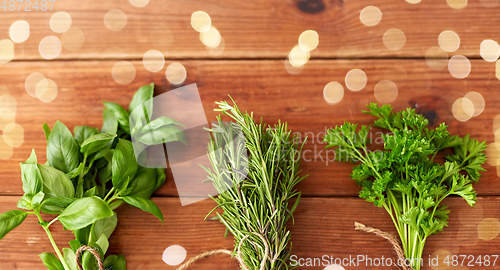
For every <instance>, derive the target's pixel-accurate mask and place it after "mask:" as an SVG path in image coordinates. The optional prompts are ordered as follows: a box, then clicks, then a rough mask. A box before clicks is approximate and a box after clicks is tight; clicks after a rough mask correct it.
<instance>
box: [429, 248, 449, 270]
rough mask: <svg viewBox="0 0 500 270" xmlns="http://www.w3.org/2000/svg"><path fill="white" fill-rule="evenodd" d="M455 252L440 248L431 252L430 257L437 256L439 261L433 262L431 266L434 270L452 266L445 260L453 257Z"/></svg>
mask: <svg viewBox="0 0 500 270" xmlns="http://www.w3.org/2000/svg"><path fill="white" fill-rule="evenodd" d="M452 256H453V254H452V253H451V252H449V251H448V250H444V249H438V250H436V251H434V252H433V253H432V254H431V257H430V259H434V258H437V263H431V264H430V266H431V268H432V269H434V270H445V269H448V268H449V267H450V266H449V265H448V264H447V263H446V262H445V260H446V258H452Z"/></svg>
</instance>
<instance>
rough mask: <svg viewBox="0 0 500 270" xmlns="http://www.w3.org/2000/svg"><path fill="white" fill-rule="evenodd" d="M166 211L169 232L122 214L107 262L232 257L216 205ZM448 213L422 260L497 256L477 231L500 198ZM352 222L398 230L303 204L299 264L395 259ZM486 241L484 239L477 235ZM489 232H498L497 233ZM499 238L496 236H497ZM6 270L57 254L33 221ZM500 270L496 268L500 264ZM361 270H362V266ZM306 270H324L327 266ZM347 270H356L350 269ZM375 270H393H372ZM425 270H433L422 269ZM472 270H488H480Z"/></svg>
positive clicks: (353, 204) (14, 239)
mask: <svg viewBox="0 0 500 270" xmlns="http://www.w3.org/2000/svg"><path fill="white" fill-rule="evenodd" d="M18 199H19V197H14V196H9V197H5V196H2V197H0V212H4V211H6V210H9V209H12V208H15V205H16V201H17V200H18ZM154 201H155V202H156V203H157V204H158V205H159V207H160V208H161V209H162V211H163V214H164V216H165V217H166V219H165V225H164V226H162V225H161V224H160V222H159V221H158V220H157V219H156V218H155V217H153V216H152V215H149V214H147V213H144V212H141V211H140V210H138V209H133V208H131V207H128V206H123V207H120V208H119V209H118V210H117V212H118V217H119V222H118V227H117V229H116V231H115V233H114V234H113V236H112V237H111V241H110V250H109V253H108V254H121V253H122V254H124V255H125V257H126V259H127V263H128V267H127V269H143V270H146V269H175V268H174V267H169V266H168V265H166V264H165V263H164V262H163V261H162V254H163V251H164V250H165V248H167V247H169V246H171V245H180V246H182V247H184V248H185V249H186V250H187V257H188V258H190V257H191V256H194V255H197V254H199V253H201V252H204V251H207V250H213V249H219V248H227V249H231V248H232V247H233V244H234V243H233V240H232V237H228V238H226V239H224V237H223V235H224V227H223V225H222V224H221V223H220V222H218V221H204V220H203V218H204V216H205V215H206V214H207V213H208V212H209V211H210V210H211V209H212V207H213V206H214V203H213V202H212V201H210V200H205V201H202V202H199V203H196V204H192V205H189V206H185V207H182V206H181V205H180V202H179V199H178V198H155V199H154ZM445 203H447V204H449V205H450V210H451V214H450V219H449V221H450V223H449V227H448V228H446V229H445V231H443V232H442V233H440V234H439V235H435V236H431V237H430V238H429V239H428V241H427V244H426V249H425V252H424V256H423V258H426V259H427V258H429V255H431V254H433V253H434V252H436V251H437V250H440V249H444V250H447V251H449V252H451V253H452V254H453V255H473V256H475V257H476V258H477V256H479V255H486V254H490V255H492V254H495V253H496V250H497V249H496V247H497V246H498V244H500V238H499V237H496V238H494V239H493V240H491V241H483V240H479V239H478V234H477V231H478V229H477V228H478V227H477V224H478V223H479V222H481V221H482V220H483V219H484V218H494V219H496V218H498V211H500V201H499V198H498V197H480V198H478V206H477V207H476V208H475V209H474V208H469V207H468V206H467V204H466V203H465V201H464V200H463V199H461V198H451V199H447V201H445ZM354 221H357V222H362V223H364V224H366V225H369V226H373V227H376V228H379V229H381V230H384V231H388V232H390V233H395V229H394V228H393V225H392V223H391V221H390V218H389V216H388V215H387V213H385V212H384V210H383V209H381V208H377V207H375V206H373V204H371V203H368V202H365V201H364V200H362V199H357V198H304V199H303V200H301V203H300V205H299V207H298V208H297V211H296V213H295V225H289V228H290V229H291V231H292V242H293V251H292V254H293V255H296V256H297V259H298V258H321V257H322V256H323V255H328V256H332V257H334V258H348V257H349V256H350V255H351V256H355V257H356V256H357V255H366V256H368V257H369V258H372V259H373V258H381V257H382V256H384V257H385V258H392V257H393V254H392V250H391V246H390V245H389V243H387V241H385V240H383V239H380V238H377V237H376V236H373V235H370V234H366V233H362V232H356V231H354V229H353V223H354ZM479 231H480V232H481V233H483V232H486V231H484V230H483V229H479ZM488 232H490V233H491V232H495V228H493V227H491V228H489V229H488ZM496 232H497V233H498V230H496ZM53 234H54V235H55V236H56V242H57V244H58V245H59V247H60V248H61V247H67V246H68V245H67V241H69V240H71V239H72V235H71V233H70V232H64V231H62V229H61V226H60V225H59V224H58V223H57V225H55V227H54V228H53ZM0 250H2V252H0V269H33V270H36V269H44V266H43V264H42V263H41V262H40V260H39V259H38V257H37V256H36V254H39V253H41V252H51V251H52V248H51V247H50V244H49V243H48V241H47V239H46V236H45V234H44V232H43V230H42V229H41V227H40V226H39V225H38V224H36V223H35V218H34V217H32V216H30V217H28V218H27V220H26V221H25V223H24V224H22V225H21V226H20V227H18V228H16V229H15V230H14V231H12V232H11V233H9V234H8V235H7V236H6V237H5V238H4V239H2V240H1V241H0ZM497 264H498V262H497ZM236 267H237V263H236V260H234V259H230V258H229V257H228V256H226V255H217V256H214V257H210V258H207V259H204V260H202V261H200V262H199V263H196V265H194V266H193V267H192V268H190V269H235V268H236ZM360 267H361V268H360V269H366V268H364V267H363V263H362V264H361V266H360ZM301 269H314V270H316V269H318V270H319V269H324V266H322V267H320V266H315V267H303V268H301ZM346 269H358V268H357V267H352V266H348V267H346ZM370 269H393V268H390V267H382V266H379V267H375V266H373V267H370ZM423 269H431V268H429V267H424V268H423ZM468 269H484V268H481V267H479V266H477V265H476V266H474V267H469V268H468Z"/></svg>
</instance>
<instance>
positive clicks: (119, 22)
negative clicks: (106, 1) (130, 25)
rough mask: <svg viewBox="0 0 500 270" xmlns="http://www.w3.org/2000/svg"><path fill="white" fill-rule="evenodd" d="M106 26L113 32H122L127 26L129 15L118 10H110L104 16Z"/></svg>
mask: <svg viewBox="0 0 500 270" xmlns="http://www.w3.org/2000/svg"><path fill="white" fill-rule="evenodd" d="M104 25H105V26H106V28H108V29H109V30H111V31H120V30H122V29H123V28H124V27H125V26H126V25H127V15H125V13H123V11H121V10H118V9H113V10H110V11H108V13H106V15H104Z"/></svg>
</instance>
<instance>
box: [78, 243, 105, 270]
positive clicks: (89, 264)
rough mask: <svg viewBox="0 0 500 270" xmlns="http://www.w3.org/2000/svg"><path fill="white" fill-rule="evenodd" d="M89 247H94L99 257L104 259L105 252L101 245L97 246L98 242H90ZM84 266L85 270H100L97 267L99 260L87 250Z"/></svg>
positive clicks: (83, 260)
mask: <svg viewBox="0 0 500 270" xmlns="http://www.w3.org/2000/svg"><path fill="white" fill-rule="evenodd" d="M108 245H109V244H108ZM89 246H90V247H92V248H93V249H94V250H96V251H97V252H98V253H99V255H101V258H103V257H104V253H103V250H102V248H101V246H99V244H97V243H96V242H90V243H89ZM82 266H83V269H84V270H95V269H99V268H98V267H97V259H96V258H95V256H94V255H93V254H92V253H90V252H89V251H87V250H85V251H84V252H83V254H82Z"/></svg>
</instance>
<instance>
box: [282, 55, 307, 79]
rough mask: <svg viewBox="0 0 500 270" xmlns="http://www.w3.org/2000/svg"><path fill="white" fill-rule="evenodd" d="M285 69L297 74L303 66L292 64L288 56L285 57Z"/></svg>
mask: <svg viewBox="0 0 500 270" xmlns="http://www.w3.org/2000/svg"><path fill="white" fill-rule="evenodd" d="M285 69H286V71H288V73H290V74H292V75H295V74H299V73H300V72H301V71H302V70H303V69H304V66H299V67H295V66H293V65H292V63H290V58H289V57H287V58H286V59H285Z"/></svg>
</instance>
